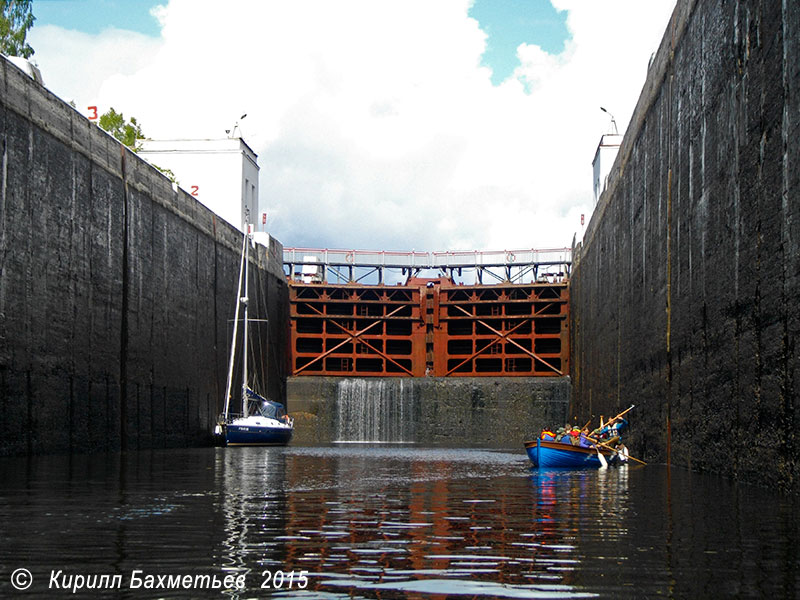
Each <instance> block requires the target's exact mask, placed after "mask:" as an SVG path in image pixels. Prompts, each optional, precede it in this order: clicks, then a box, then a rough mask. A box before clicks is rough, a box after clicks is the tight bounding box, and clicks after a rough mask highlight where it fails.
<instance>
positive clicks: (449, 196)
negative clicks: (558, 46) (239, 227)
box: [31, 0, 674, 250]
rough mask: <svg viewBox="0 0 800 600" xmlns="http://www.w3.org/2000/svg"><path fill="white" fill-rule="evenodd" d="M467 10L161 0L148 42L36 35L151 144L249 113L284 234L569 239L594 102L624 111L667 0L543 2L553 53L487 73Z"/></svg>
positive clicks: (585, 182) (410, 241)
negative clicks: (548, 11) (558, 50)
mask: <svg viewBox="0 0 800 600" xmlns="http://www.w3.org/2000/svg"><path fill="white" fill-rule="evenodd" d="M469 4H470V2H469V0H451V1H441V2H430V1H429V0H403V1H385V2H376V1H375V0H362V1H357V0H353V1H347V2H345V1H342V2H329V1H325V0H321V1H318V2H315V1H305V2H282V1H279V2H255V1H245V0H238V1H237V0H232V1H230V2H227V3H225V5H224V12H223V11H221V10H220V5H219V3H218V2H210V1H205V0H203V1H201V0H171V1H170V2H169V3H168V4H167V5H166V6H165V7H163V8H160V9H159V11H158V17H159V22H160V23H161V24H162V36H161V38H160V39H158V40H153V39H151V38H146V37H145V36H137V35H135V34H131V33H130V32H120V31H116V30H114V31H106V32H103V33H102V34H100V35H98V36H88V35H83V34H76V33H75V32H68V31H64V30H59V29H57V28H52V27H48V28H43V29H46V30H47V31H46V32H45V31H41V32H37V29H36V28H35V29H34V30H33V31H32V35H31V41H32V44H33V46H34V47H35V48H36V58H37V59H38V60H39V63H40V66H41V68H42V71H43V74H44V77H45V82H46V83H47V84H48V85H50V86H51V87H52V88H53V90H54V91H55V92H56V93H58V94H60V95H62V97H65V98H76V101H77V99H83V100H84V101H86V100H87V99H91V100H92V103H97V104H99V105H100V106H102V107H108V106H114V107H115V108H117V109H118V110H122V111H123V112H125V114H126V115H133V116H136V117H137V118H138V119H139V120H140V122H141V123H142V124H143V127H144V130H145V132H146V133H147V134H148V135H149V136H150V137H153V138H168V137H184V138H192V137H217V136H221V135H223V134H224V130H225V129H229V128H230V127H231V125H232V124H233V122H234V121H235V120H236V119H237V118H238V117H239V116H240V115H241V114H242V113H245V112H246V113H247V114H248V116H247V119H246V120H244V121H243V122H242V123H241V127H242V131H243V134H244V137H245V139H246V140H247V141H248V143H249V144H250V145H251V146H252V147H253V149H254V150H255V151H256V152H257V153H258V154H259V164H260V165H261V173H262V175H261V182H260V184H261V190H260V195H261V197H262V198H267V199H268V200H269V204H270V206H269V213H270V220H271V229H272V232H273V233H274V234H275V235H276V236H277V237H278V238H279V239H281V241H282V242H284V244H286V245H287V246H308V245H318V246H324V247H354V248H369V249H387V250H410V249H412V248H413V249H417V250H444V249H453V250H460V249H474V248H477V249H504V248H525V247H527V248H530V247H552V246H565V245H569V243H570V242H571V240H572V235H573V233H574V232H575V231H578V230H580V223H579V218H580V214H581V213H586V216H587V220H588V216H589V214H588V213H589V212H590V211H591V204H592V201H591V196H592V193H591V160H592V158H593V156H594V150H595V147H596V144H597V142H598V140H599V137H600V134H601V133H603V132H605V130H606V129H607V126H608V118H607V117H606V115H604V114H603V113H601V112H600V110H599V106H601V105H602V106H606V108H608V109H609V110H611V111H612V112H615V114H616V116H617V121H618V123H619V125H620V127H623V126H624V124H625V123H626V122H627V119H628V118H629V116H630V112H631V111H632V109H633V107H634V105H635V102H636V99H637V97H638V95H639V92H640V90H641V86H642V84H643V82H644V78H645V75H646V68H647V63H648V59H649V57H650V54H651V53H652V52H654V51H655V50H656V48H657V46H658V43H659V42H660V39H661V35H662V33H663V31H664V29H665V28H666V25H667V20H668V18H669V14H670V12H671V9H672V5H673V4H674V0H651V1H648V2H641V0H608V1H605V2H596V0H553V4H554V5H555V6H556V8H558V9H559V10H567V11H568V13H567V14H568V19H567V25H568V28H569V30H570V32H571V34H572V39H571V40H570V41H569V42H568V43H567V45H566V48H565V50H564V52H563V53H562V54H560V55H558V56H552V55H549V54H547V53H545V52H543V51H542V50H541V49H540V48H538V47H536V46H528V45H522V46H521V47H520V48H519V50H518V55H519V59H520V67H519V68H518V69H517V70H516V71H515V73H514V74H513V75H512V76H511V77H510V78H509V79H508V80H506V81H505V82H504V83H503V84H502V85H500V86H496V87H495V86H492V84H491V82H490V72H489V71H488V69H486V68H485V67H481V66H480V62H481V55H482V53H483V51H484V48H485V44H486V35H485V34H484V32H483V31H481V30H480V28H479V25H478V23H477V22H476V21H475V20H473V19H470V18H469V17H468V16H467V12H468V9H469ZM37 33H41V35H37ZM70 61H71V62H70ZM52 71H56V72H58V75H57V76H54V75H52V74H51V72H52Z"/></svg>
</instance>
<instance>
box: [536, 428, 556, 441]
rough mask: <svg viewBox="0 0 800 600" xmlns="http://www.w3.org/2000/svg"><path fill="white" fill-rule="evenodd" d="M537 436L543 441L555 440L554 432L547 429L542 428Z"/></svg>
mask: <svg viewBox="0 0 800 600" xmlns="http://www.w3.org/2000/svg"><path fill="white" fill-rule="evenodd" d="M539 437H540V438H541V439H542V440H543V441H545V442H552V441H555V439H556V434H555V433H553V432H552V431H550V430H549V429H542V433H541V435H540V436H539Z"/></svg>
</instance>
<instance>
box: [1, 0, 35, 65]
mask: <svg viewBox="0 0 800 600" xmlns="http://www.w3.org/2000/svg"><path fill="white" fill-rule="evenodd" d="M32 1H33V0H0V52H2V53H3V54H6V55H8V56H21V57H23V58H30V57H31V56H33V48H31V47H30V45H29V44H28V43H27V42H26V41H25V38H26V37H27V35H28V30H29V29H30V28H31V27H32V26H33V22H34V21H35V20H36V17H34V16H33V7H32V6H31V3H32Z"/></svg>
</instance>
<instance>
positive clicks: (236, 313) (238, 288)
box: [223, 234, 247, 420]
mask: <svg viewBox="0 0 800 600" xmlns="http://www.w3.org/2000/svg"><path fill="white" fill-rule="evenodd" d="M246 244H247V234H245V236H244V242H243V243H242V258H241V262H240V263H239V283H238V285H237V286H236V310H235V311H234V317H233V336H232V337H231V356H230V360H229V361H228V381H227V383H226V384H225V411H224V413H223V414H224V415H225V419H226V420H227V419H228V411H229V410H230V405H231V386H232V385H233V362H234V359H235V358H236V334H237V333H238V329H239V306H240V305H241V293H242V276H243V274H244V265H245V257H244V254H245V250H246Z"/></svg>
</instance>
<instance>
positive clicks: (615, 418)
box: [606, 404, 636, 425]
mask: <svg viewBox="0 0 800 600" xmlns="http://www.w3.org/2000/svg"><path fill="white" fill-rule="evenodd" d="M634 408H636V405H635V404H631V405H630V406H629V407H628V408H626V409H625V410H623V411H622V412H621V413H619V414H618V415H617V416H616V417H614V418H613V419H609V420H608V421H606V425H608V424H609V423H612V422H614V421H616V420H617V419H619V418H620V417H621V416H622V415H624V414H625V413H626V412H628V411H630V410H633V409H634Z"/></svg>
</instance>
